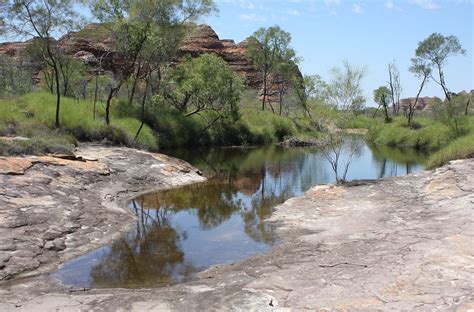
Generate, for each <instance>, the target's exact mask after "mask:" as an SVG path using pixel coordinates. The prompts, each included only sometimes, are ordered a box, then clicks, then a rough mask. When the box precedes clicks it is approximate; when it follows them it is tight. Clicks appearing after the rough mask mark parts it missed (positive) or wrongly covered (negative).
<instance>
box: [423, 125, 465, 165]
mask: <svg viewBox="0 0 474 312" xmlns="http://www.w3.org/2000/svg"><path fill="white" fill-rule="evenodd" d="M473 157H474V133H471V134H469V135H467V136H463V137H460V138H458V139H456V140H454V141H453V142H451V143H449V144H448V145H447V146H446V147H444V148H442V149H441V150H439V151H438V152H436V153H434V154H433V155H431V156H430V158H429V159H428V164H427V168H428V169H434V168H437V167H441V166H443V165H445V164H447V163H448V162H449V161H450V160H455V159H465V158H473Z"/></svg>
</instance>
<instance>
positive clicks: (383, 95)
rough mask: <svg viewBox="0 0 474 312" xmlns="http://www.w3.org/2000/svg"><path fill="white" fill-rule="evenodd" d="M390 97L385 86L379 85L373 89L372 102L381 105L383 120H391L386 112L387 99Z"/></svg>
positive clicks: (387, 121)
mask: <svg viewBox="0 0 474 312" xmlns="http://www.w3.org/2000/svg"><path fill="white" fill-rule="evenodd" d="M390 97H391V92H390V90H389V89H388V88H387V87H386V86H381V87H379V88H377V89H375V90H374V102H375V103H377V104H378V105H379V108H380V107H383V109H384V113H385V122H386V123H389V122H390V121H391V119H390V116H389V114H388V101H389V98H390Z"/></svg>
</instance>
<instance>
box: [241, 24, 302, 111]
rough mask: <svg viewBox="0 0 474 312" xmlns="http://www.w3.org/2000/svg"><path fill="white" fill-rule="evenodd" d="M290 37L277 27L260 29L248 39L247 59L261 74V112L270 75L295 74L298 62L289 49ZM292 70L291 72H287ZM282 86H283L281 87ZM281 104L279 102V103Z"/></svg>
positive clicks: (263, 107) (292, 51) (294, 54)
mask: <svg viewBox="0 0 474 312" xmlns="http://www.w3.org/2000/svg"><path fill="white" fill-rule="evenodd" d="M290 42H291V35H290V33H288V32H286V31H284V30H282V29H281V28H280V27H279V26H273V27H269V28H264V27H262V28H260V29H258V30H257V31H256V32H254V33H253V35H252V36H251V37H250V39H249V45H248V47H247V51H246V55H247V58H248V59H249V60H250V61H251V62H252V64H253V65H254V67H255V68H256V69H257V70H259V71H260V72H261V75H262V81H263V98H262V110H264V109H265V104H266V98H267V96H268V93H267V92H268V90H267V84H268V78H269V77H270V75H272V74H273V75H275V76H278V74H279V73H280V75H281V73H282V72H285V73H292V75H293V76H294V74H295V73H296V71H294V69H295V68H297V65H296V64H297V63H298V60H297V58H296V53H295V51H294V50H293V49H292V48H291V47H290ZM288 69H292V70H288ZM283 86H284V85H283ZM280 104H281V102H280Z"/></svg>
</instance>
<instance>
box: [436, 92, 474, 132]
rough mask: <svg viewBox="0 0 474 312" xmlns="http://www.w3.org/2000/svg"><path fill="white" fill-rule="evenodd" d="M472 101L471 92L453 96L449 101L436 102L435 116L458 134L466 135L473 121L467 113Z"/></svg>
mask: <svg viewBox="0 0 474 312" xmlns="http://www.w3.org/2000/svg"><path fill="white" fill-rule="evenodd" d="M470 101H472V99H471V98H470V94H468V93H465V94H459V95H455V96H453V97H452V98H451V100H450V101H449V102H439V103H436V105H435V107H434V109H435V117H436V118H437V119H438V120H439V121H441V122H442V123H444V124H445V125H447V126H448V127H450V128H451V130H452V131H453V133H454V134H455V135H456V136H461V135H464V134H466V133H467V132H469V129H468V128H469V125H470V124H471V123H472V120H470V119H472V118H469V117H468V115H467V113H468V105H469V104H470Z"/></svg>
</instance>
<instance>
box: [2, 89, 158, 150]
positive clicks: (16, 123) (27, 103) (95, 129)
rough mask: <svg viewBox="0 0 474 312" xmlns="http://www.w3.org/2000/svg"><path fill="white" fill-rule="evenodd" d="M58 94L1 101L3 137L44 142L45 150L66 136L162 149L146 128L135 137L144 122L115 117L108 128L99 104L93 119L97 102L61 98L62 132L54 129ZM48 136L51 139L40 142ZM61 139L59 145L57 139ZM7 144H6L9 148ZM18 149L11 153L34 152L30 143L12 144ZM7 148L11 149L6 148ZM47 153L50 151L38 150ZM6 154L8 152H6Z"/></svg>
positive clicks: (150, 131) (41, 94) (82, 139)
mask: <svg viewBox="0 0 474 312" xmlns="http://www.w3.org/2000/svg"><path fill="white" fill-rule="evenodd" d="M54 103H55V99H54V95H52V94H50V93H46V92H35V93H29V94H26V95H24V96H21V97H18V98H14V99H2V100H0V111H1V113H0V135H10V136H11V135H16V136H25V137H29V138H31V139H32V140H33V141H32V142H34V141H35V140H37V141H38V142H41V145H42V146H43V147H44V146H46V145H47V144H48V143H49V144H50V145H56V147H57V145H58V144H61V143H62V142H64V141H63V140H62V139H61V138H60V137H61V135H62V134H64V135H70V136H73V137H74V138H76V139H77V140H79V141H102V140H104V139H105V140H107V141H110V142H112V143H114V144H118V145H126V146H138V147H142V148H146V149H150V150H156V149H157V148H158V145H157V141H156V138H155V136H154V134H153V131H152V130H151V129H150V128H149V127H148V126H146V125H145V126H144V127H143V129H142V131H141V133H140V135H139V137H138V139H137V140H136V141H135V140H134V137H135V134H136V132H137V129H138V128H139V126H140V122H139V121H138V120H137V119H136V118H119V117H116V116H113V118H112V124H111V126H106V125H105V122H104V120H103V110H102V108H101V106H100V105H98V108H97V112H96V118H95V119H94V118H93V103H92V102H90V101H75V100H74V99H71V98H66V97H63V98H62V99H61V108H60V123H61V129H59V130H56V129H55V128H54V116H55V105H54ZM41 137H43V138H44V137H48V139H47V140H40V139H39V138H41ZM55 137H56V138H58V140H57V142H55V140H54V138H55ZM5 144H6V143H4V145H5ZM8 144H9V145H12V144H13V145H15V146H16V148H17V149H11V148H8V149H9V150H10V151H14V150H18V151H21V147H22V146H23V147H25V149H24V153H29V152H31V151H33V150H30V149H28V148H26V145H25V144H27V143H21V144H20V143H18V142H12V143H8ZM4 147H5V149H6V148H7V147H6V146H4ZM36 150H39V151H47V150H48V148H40V149H36ZM4 153H6V152H4Z"/></svg>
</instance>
